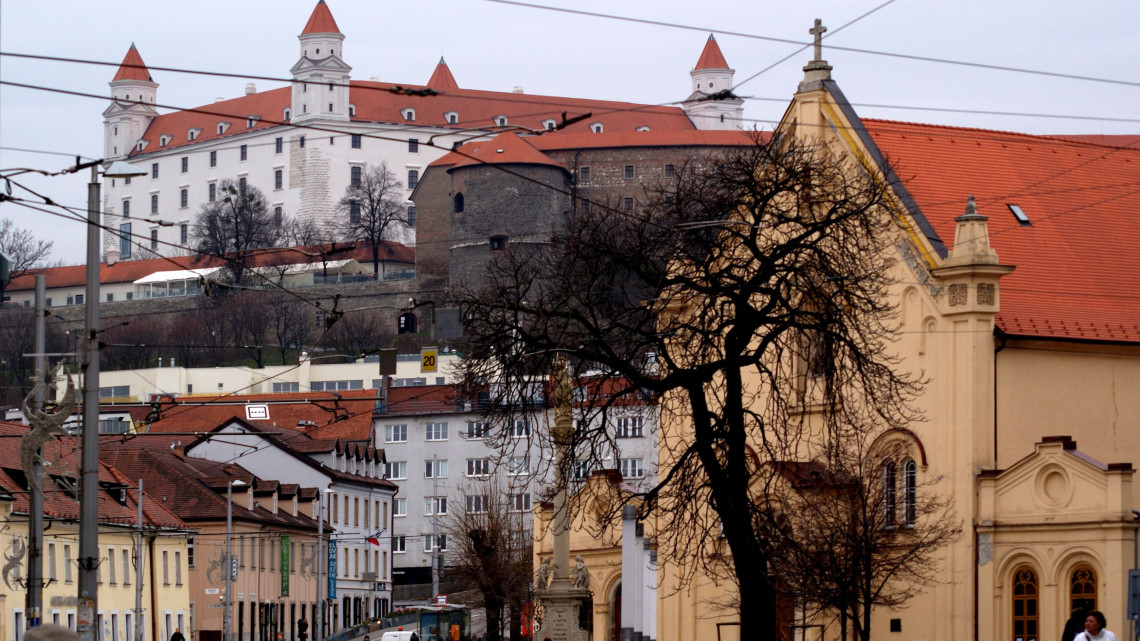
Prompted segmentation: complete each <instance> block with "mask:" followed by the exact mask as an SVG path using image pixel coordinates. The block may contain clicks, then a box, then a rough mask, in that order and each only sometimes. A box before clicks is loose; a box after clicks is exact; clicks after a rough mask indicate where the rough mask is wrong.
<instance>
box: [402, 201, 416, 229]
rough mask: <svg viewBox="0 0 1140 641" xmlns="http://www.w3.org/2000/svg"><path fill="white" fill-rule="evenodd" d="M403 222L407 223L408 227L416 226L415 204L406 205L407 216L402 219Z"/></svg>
mask: <svg viewBox="0 0 1140 641" xmlns="http://www.w3.org/2000/svg"><path fill="white" fill-rule="evenodd" d="M404 222H405V223H407V225H408V227H415V226H416V206H415V205H408V215H407V218H405V219H404Z"/></svg>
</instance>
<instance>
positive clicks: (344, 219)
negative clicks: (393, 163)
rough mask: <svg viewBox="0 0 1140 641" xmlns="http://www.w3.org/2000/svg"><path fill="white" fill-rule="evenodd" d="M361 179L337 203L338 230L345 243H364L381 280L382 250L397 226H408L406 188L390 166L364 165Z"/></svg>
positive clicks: (350, 186)
mask: <svg viewBox="0 0 1140 641" xmlns="http://www.w3.org/2000/svg"><path fill="white" fill-rule="evenodd" d="M359 169H360V172H359V176H357V175H356V174H354V175H353V178H352V183H351V184H350V185H349V186H348V188H347V189H346V190H345V192H344V197H343V198H341V199H340V202H339V203H337V215H338V216H339V220H338V221H337V223H336V227H337V228H338V229H339V230H340V233H341V237H342V238H343V239H344V240H348V241H353V242H362V243H365V244H367V245H368V248H369V249H370V250H371V251H372V272H373V273H374V274H376V277H377V278H379V277H380V276H379V274H380V248H381V246H383V243H384V241H385V240H387V238H388V236H389V235H390V234H391V232H392V230H393V229H394V227H393V225H394V224H395V223H402V222H406V214H405V213H404V212H405V205H404V200H405V199H404V184H403V183H401V182H400V181H399V180H397V179H396V174H394V173H392V171H391V170H390V169H388V163H384V162H382V163H380V164H379V165H364V166H363V167H360V168H359Z"/></svg>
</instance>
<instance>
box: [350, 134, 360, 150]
mask: <svg viewBox="0 0 1140 641" xmlns="http://www.w3.org/2000/svg"><path fill="white" fill-rule="evenodd" d="M360 146H361V136H360V134H352V148H353V149H360Z"/></svg>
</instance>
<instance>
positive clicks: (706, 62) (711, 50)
mask: <svg viewBox="0 0 1140 641" xmlns="http://www.w3.org/2000/svg"><path fill="white" fill-rule="evenodd" d="M701 69H728V62H727V61H726V60H725V59H724V54H723V53H721V52H720V45H718V44H717V43H716V37H715V36H713V35H712V34H711V33H710V34H709V39H708V42H706V43H705V50H704V51H702V52H701V58H700V60H697V66H696V67H694V68H693V71H700V70H701Z"/></svg>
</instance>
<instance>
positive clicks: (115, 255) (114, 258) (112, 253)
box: [107, 247, 119, 267]
mask: <svg viewBox="0 0 1140 641" xmlns="http://www.w3.org/2000/svg"><path fill="white" fill-rule="evenodd" d="M117 262H119V248H118V247H112V248H110V249H108V250H107V267H110V266H111V265H114V264H115V263H117Z"/></svg>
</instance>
